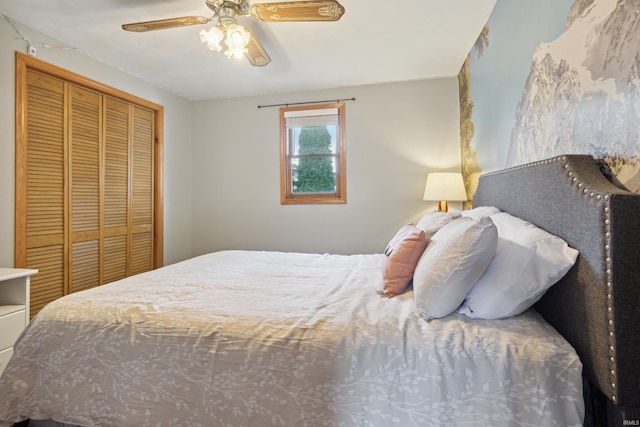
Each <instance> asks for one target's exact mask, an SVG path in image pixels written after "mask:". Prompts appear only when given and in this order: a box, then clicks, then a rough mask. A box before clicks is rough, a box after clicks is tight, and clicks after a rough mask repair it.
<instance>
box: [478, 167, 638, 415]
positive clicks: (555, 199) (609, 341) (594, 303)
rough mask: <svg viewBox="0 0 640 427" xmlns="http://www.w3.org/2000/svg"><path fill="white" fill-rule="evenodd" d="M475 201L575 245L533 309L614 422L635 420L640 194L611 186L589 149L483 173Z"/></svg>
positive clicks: (636, 412)
mask: <svg viewBox="0 0 640 427" xmlns="http://www.w3.org/2000/svg"><path fill="white" fill-rule="evenodd" d="M473 204H474V207H476V206H496V207H498V208H500V209H502V210H504V211H507V212H509V213H511V214H513V215H515V216H518V217H520V218H523V219H525V220H528V221H530V222H532V223H534V224H536V225H537V226H539V227H541V228H543V229H545V230H547V231H549V232H550V233H553V234H555V235H557V236H559V237H561V238H563V239H564V240H566V241H567V242H568V243H569V245H571V246H572V247H574V248H576V249H578V251H579V252H580V255H579V257H578V260H577V262H576V265H575V266H574V267H573V268H572V269H571V270H570V271H569V273H568V274H567V275H566V276H565V277H564V278H563V279H562V280H561V281H560V282H559V283H557V284H556V285H554V286H553V287H552V288H551V289H550V290H549V291H548V292H547V293H546V294H545V296H544V297H543V299H542V300H541V301H540V302H539V303H538V304H537V305H536V309H537V310H538V311H539V312H540V313H541V314H542V315H543V316H544V317H545V318H546V320H547V321H548V322H549V323H550V324H551V325H553V326H554V327H555V328H556V329H557V330H558V331H559V332H560V333H561V334H562V335H564V337H565V338H566V339H567V340H568V341H569V342H570V343H571V344H572V345H573V346H574V348H575V349H576V351H577V352H578V354H579V355H580V358H581V360H582V362H583V364H584V372H585V376H586V377H587V378H588V380H589V381H590V382H591V383H592V384H593V385H594V386H595V388H597V389H598V390H600V391H601V392H602V393H603V394H604V396H606V397H607V398H608V399H609V402H606V406H607V407H608V409H609V410H608V412H609V414H608V418H609V423H610V424H611V425H614V423H612V421H611V420H612V419H613V418H612V416H615V417H616V418H615V419H623V420H624V419H629V420H635V419H637V417H638V416H639V415H638V409H639V408H640V195H638V194H635V193H631V192H627V191H624V190H622V189H620V188H618V187H616V186H614V185H612V184H611V183H610V182H609V181H608V180H607V179H606V178H605V177H604V176H603V175H602V173H601V172H600V169H599V168H598V166H597V164H596V162H595V161H594V159H593V158H592V157H591V156H587V155H564V156H559V157H555V158H552V159H548V160H543V161H539V162H535V163H530V164H527V165H523V166H517V167H514V168H510V169H506V170H502V171H498V172H493V173H488V174H485V175H483V176H481V177H480V182H479V185H478V190H477V192H476V194H475V196H474V199H473ZM586 403H587V405H588V404H589V402H586ZM612 412H615V413H617V415H616V414H612ZM622 424H623V423H622V422H620V423H619V424H617V422H616V424H615V425H622Z"/></svg>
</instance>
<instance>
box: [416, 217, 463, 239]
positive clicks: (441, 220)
mask: <svg viewBox="0 0 640 427" xmlns="http://www.w3.org/2000/svg"><path fill="white" fill-rule="evenodd" d="M456 218H460V212H457V211H456V212H429V213H428V214H426V215H424V216H423V217H422V218H421V219H420V221H418V223H417V224H416V227H418V228H419V229H420V230H422V231H424V234H425V235H426V236H427V240H428V239H430V238H431V237H432V236H433V235H434V234H436V232H437V231H438V230H440V229H441V228H442V227H444V226H445V225H447V224H448V223H450V222H451V221H452V220H454V219H456Z"/></svg>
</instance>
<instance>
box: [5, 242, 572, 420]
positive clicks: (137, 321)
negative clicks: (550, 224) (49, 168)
mask: <svg viewBox="0 0 640 427" xmlns="http://www.w3.org/2000/svg"><path fill="white" fill-rule="evenodd" d="M383 262H384V256H383V255H353V256H339V255H313V254H283V253H275V252H244V251H225V252H218V253H214V254H209V255H204V256H201V257H197V258H194V259H191V260H188V261H185V262H182V263H178V264H174V265H171V266H168V267H165V268H162V269H160V270H156V271H152V272H149V273H145V274H142V275H138V276H134V277H131V278H128V279H125V280H122V281H119V282H115V283H112V284H109V285H105V286H101V287H99V288H95V289H91V290H88V291H84V292H80V293H75V294H72V295H69V296H67V297H65V298H62V299H60V300H57V301H55V302H53V303H51V304H49V305H48V306H47V307H46V308H45V309H43V310H42V311H41V312H40V313H39V315H38V316H37V317H36V318H35V319H34V320H33V321H32V322H31V324H30V325H29V327H28V329H27V331H26V332H25V334H24V335H23V336H22V337H21V339H20V340H19V342H18V343H17V345H16V346H15V354H14V357H13V358H12V359H11V361H10V362H9V364H8V366H7V368H6V370H5V372H4V374H3V375H2V377H1V378H0V425H2V426H9V425H11V423H12V422H15V421H19V420H22V419H24V418H26V417H30V418H32V419H46V418H51V419H54V420H57V421H60V422H65V423H72V424H79V425H85V426H105V427H106V426H136V427H138V426H156V427H160V426H266V425H282V426H402V427H408V426H455V425H459V426H483V427H484V426H488V425H491V426H511V425H513V426H556V425H557V426H578V425H581V422H582V418H583V413H584V407H583V403H582V385H581V384H582V383H581V372H582V365H581V363H580V361H579V359H578V356H577V355H576V353H575V352H574V350H573V349H572V348H571V346H570V345H569V344H568V343H567V342H565V341H564V339H563V338H562V337H560V335H559V334H558V333H556V332H555V330H553V329H552V328H551V327H550V326H548V325H547V324H546V323H545V322H543V321H542V320H541V319H540V318H539V317H538V315H537V314H536V313H534V312H528V313H525V314H524V315H521V316H518V317H516V318H512V319H508V320H497V321H478V320H472V319H469V318H467V317H465V316H463V315H451V316H449V317H447V318H444V319H441V320H433V321H431V322H426V321H424V320H423V319H422V318H420V317H419V316H418V315H417V313H416V310H415V306H414V303H413V294H412V292H411V291H409V292H407V293H405V294H403V295H401V296H398V297H395V298H392V299H387V298H382V297H380V296H378V295H376V292H375V291H376V289H379V288H380V287H381V269H382V265H383Z"/></svg>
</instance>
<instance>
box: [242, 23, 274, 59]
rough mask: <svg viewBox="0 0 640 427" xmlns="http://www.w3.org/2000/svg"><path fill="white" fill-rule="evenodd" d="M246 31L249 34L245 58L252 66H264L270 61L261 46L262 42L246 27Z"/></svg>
mask: <svg viewBox="0 0 640 427" xmlns="http://www.w3.org/2000/svg"><path fill="white" fill-rule="evenodd" d="M247 31H249V33H250V34H251V38H250V39H249V44H247V52H246V53H245V55H246V57H247V59H248V60H249V62H250V63H251V65H253V66H254V67H264V66H265V65H268V64H269V63H270V62H271V58H269V55H268V54H267V51H266V50H264V47H262V43H260V40H258V38H257V37H256V35H255V34H254V33H253V31H251V30H250V29H248V28H247Z"/></svg>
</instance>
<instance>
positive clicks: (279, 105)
mask: <svg viewBox="0 0 640 427" xmlns="http://www.w3.org/2000/svg"><path fill="white" fill-rule="evenodd" d="M355 100H356V99H355V98H345V99H336V100H333V99H328V100H326V101H308V102H293V103H290V104H271V105H258V108H267V107H289V106H290V105H305V104H326V103H327V102H341V101H355Z"/></svg>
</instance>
